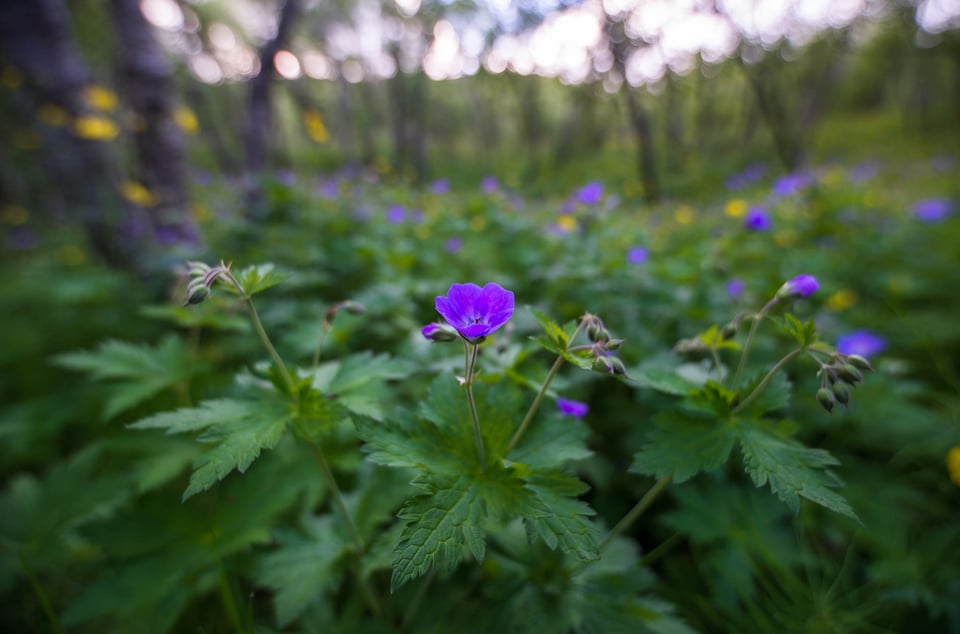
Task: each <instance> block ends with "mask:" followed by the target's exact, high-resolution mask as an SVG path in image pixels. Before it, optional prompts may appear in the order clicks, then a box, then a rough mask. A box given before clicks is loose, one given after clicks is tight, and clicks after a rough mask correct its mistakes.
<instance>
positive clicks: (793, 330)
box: [779, 313, 817, 347]
mask: <svg viewBox="0 0 960 634" xmlns="http://www.w3.org/2000/svg"><path fill="white" fill-rule="evenodd" d="M779 323H780V327H781V328H782V329H783V331H784V332H785V333H787V334H788V335H789V336H791V337H793V338H794V339H795V340H796V342H797V343H798V344H800V346H802V347H806V346H809V345H812V344H813V343H815V342H816V340H817V326H816V324H815V323H814V321H813V318H812V317H811V318H810V319H808V320H807V321H805V322H802V321H800V320H799V319H797V318H796V317H795V316H794V315H791V314H790V313H787V314H786V315H784V316H783V319H782V320H780V322H779Z"/></svg>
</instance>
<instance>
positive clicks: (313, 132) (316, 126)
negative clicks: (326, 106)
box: [303, 110, 330, 143]
mask: <svg viewBox="0 0 960 634" xmlns="http://www.w3.org/2000/svg"><path fill="white" fill-rule="evenodd" d="M303 122H304V123H305V124H306V126H307V134H309V135H310V138H311V139H313V140H314V141H316V142H317V143H326V142H327V141H329V140H330V132H328V131H327V126H326V125H324V123H323V116H322V115H321V114H320V112H319V111H317V110H307V111H306V112H305V113H304V115H303Z"/></svg>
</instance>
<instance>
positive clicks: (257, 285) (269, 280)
mask: <svg viewBox="0 0 960 634" xmlns="http://www.w3.org/2000/svg"><path fill="white" fill-rule="evenodd" d="M234 277H235V278H236V280H237V282H239V283H240V286H241V287H243V292H244V293H245V294H246V295H247V297H252V296H254V295H256V294H257V293H262V292H263V291H265V290H267V289H268V288H273V287H274V286H276V285H277V284H280V283H281V282H283V281H284V280H286V279H287V277H289V276H288V274H286V273H281V272H280V271H277V270H276V267H275V266H274V265H273V264H255V265H253V266H248V267H247V268H245V269H243V270H242V271H240V272H239V273H235V274H234ZM225 287H226V288H228V289H232V291H233V292H237V289H236V288H234V286H233V285H232V284H225Z"/></svg>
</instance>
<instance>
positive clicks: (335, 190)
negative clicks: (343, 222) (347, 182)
mask: <svg viewBox="0 0 960 634" xmlns="http://www.w3.org/2000/svg"><path fill="white" fill-rule="evenodd" d="M317 192H318V193H319V194H320V197H321V198H324V199H326V200H334V199H335V198H337V197H338V196H339V195H340V183H339V182H337V181H336V180H333V179H328V180H325V181H323V182H322V183H321V184H320V187H319V188H318V190H317Z"/></svg>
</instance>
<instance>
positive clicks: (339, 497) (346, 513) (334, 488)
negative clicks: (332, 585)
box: [308, 441, 381, 616]
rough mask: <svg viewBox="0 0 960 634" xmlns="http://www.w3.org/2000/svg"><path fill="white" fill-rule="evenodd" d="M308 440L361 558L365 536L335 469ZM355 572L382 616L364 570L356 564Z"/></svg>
mask: <svg viewBox="0 0 960 634" xmlns="http://www.w3.org/2000/svg"><path fill="white" fill-rule="evenodd" d="M308 442H309V444H310V446H311V447H312V448H313V453H314V455H316V457H317V462H319V463H320V469H321V470H322V471H323V477H324V479H325V480H326V481H327V486H328V487H330V492H331V493H332V494H333V502H334V504H336V505H337V510H338V511H339V512H340V516H341V517H342V518H343V521H344V523H345V524H346V525H347V530H348V531H349V532H350V536H351V538H353V541H354V543H355V544H356V546H357V557H358V558H359V556H360V555H361V554H362V553H363V552H364V550H366V546H365V545H364V543H363V538H362V537H361V536H360V531H359V530H357V525H356V524H355V523H354V521H353V516H352V515H350V510H349V509H347V503H346V501H345V500H344V499H343V494H342V493H341V492H340V487H339V486H338V485H337V479H336V478H335V477H334V476H333V471H332V470H331V469H330V463H329V462H327V456H326V455H325V454H324V453H323V448H322V447H320V445H319V444H317V443H315V442H313V441H308ZM353 574H354V576H355V577H356V579H357V586H358V587H359V589H360V594H361V595H362V596H363V599H364V601H365V602H366V603H367V606H368V607H369V608H370V611H371V612H373V614H374V615H375V616H380V614H381V611H380V602H379V601H377V597H376V596H375V595H374V594H373V591H372V590H371V589H370V586H368V585H367V582H366V579H364V578H363V572H362V571H361V570H359V569H358V568H357V567H356V566H355V567H354V568H353Z"/></svg>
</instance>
